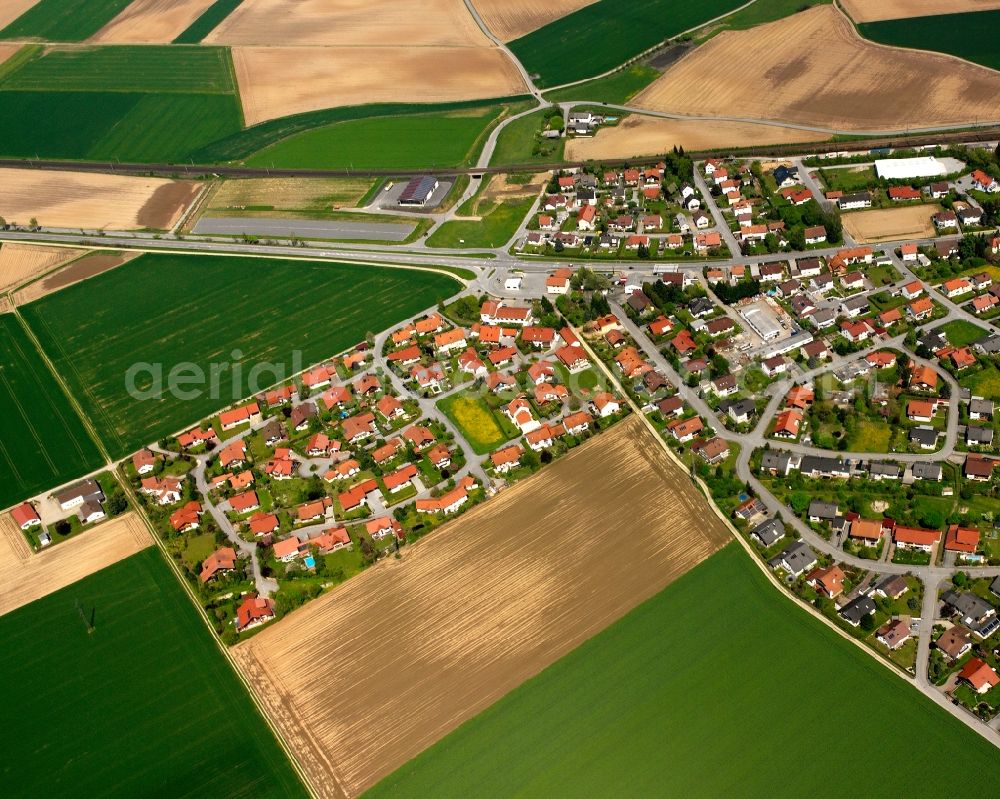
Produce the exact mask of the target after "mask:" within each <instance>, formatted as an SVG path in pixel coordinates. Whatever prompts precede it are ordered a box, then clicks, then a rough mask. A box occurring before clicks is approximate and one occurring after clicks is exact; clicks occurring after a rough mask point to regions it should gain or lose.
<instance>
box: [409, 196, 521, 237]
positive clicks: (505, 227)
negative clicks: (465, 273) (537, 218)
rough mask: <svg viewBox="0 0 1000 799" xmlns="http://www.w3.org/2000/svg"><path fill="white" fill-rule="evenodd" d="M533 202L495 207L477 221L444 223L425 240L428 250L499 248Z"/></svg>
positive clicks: (516, 202) (510, 202)
mask: <svg viewBox="0 0 1000 799" xmlns="http://www.w3.org/2000/svg"><path fill="white" fill-rule="evenodd" d="M534 204H535V200H534V198H533V197H530V198H528V199H526V200H511V201H508V202H502V203H498V204H497V205H495V206H493V208H492V209H491V210H490V211H489V212H488V213H486V215H485V216H483V218H482V219H481V220H475V221H474V220H469V219H459V220H455V221H451V222H445V223H444V224H443V225H441V226H440V227H438V228H437V229H436V230H435V231H434V232H433V233H431V235H430V236H429V237H428V239H427V246H429V247H502V246H503V245H505V244H506V243H507V242H508V241H510V238H511V236H513V235H514V234H515V233H516V232H517V228H518V225H520V224H521V223H522V222H523V221H524V217H525V216H527V214H528V212H529V211H530V210H531V208H532V207H533V206H534Z"/></svg>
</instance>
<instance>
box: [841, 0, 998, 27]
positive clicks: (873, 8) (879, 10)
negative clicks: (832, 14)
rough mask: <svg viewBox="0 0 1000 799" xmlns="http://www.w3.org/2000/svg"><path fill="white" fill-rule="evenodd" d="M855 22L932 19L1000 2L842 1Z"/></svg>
mask: <svg viewBox="0 0 1000 799" xmlns="http://www.w3.org/2000/svg"><path fill="white" fill-rule="evenodd" d="M841 5H843V7H844V10H845V11H846V12H847V13H848V15H849V16H850V17H851V19H853V20H854V21H855V22H875V21H878V20H884V19H903V18H909V17H931V16H938V15H942V14H957V13H959V12H961V11H989V10H991V9H994V8H1000V0H841Z"/></svg>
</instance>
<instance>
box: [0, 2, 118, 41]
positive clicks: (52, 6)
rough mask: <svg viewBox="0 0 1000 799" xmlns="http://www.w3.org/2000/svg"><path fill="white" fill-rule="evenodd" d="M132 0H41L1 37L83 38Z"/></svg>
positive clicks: (73, 39) (47, 39) (49, 39)
mask: <svg viewBox="0 0 1000 799" xmlns="http://www.w3.org/2000/svg"><path fill="white" fill-rule="evenodd" d="M131 2H132V0H39V2H38V3H36V4H35V5H34V6H32V7H31V8H29V9H28V10H27V11H25V12H24V13H23V14H22V15H21V16H19V17H18V18H17V19H15V20H14V21H13V22H12V23H10V25H8V26H7V27H6V28H4V29H3V30H0V39H24V38H28V37H35V38H38V39H43V40H45V41H48V42H82V41H83V40H84V39H87V38H89V37H90V36H93V35H94V34H95V33H97V32H98V31H99V30H100V29H101V28H103V27H104V26H105V25H106V24H107V23H108V22H110V21H111V20H112V19H114V18H115V17H116V16H118V13H119V12H120V11H122V10H123V9H124V8H125V7H126V6H128V5H129V4H130V3H131Z"/></svg>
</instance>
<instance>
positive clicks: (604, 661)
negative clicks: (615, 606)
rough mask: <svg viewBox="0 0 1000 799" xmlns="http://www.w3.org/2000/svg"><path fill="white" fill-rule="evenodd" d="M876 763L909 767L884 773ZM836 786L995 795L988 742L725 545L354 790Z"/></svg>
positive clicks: (776, 793)
mask: <svg viewBox="0 0 1000 799" xmlns="http://www.w3.org/2000/svg"><path fill="white" fill-rule="evenodd" d="M860 741H868V742H870V743H871V748H870V749H868V750H867V751H866V752H864V753H862V752H860V751H859V748H858V747H859V745H860V744H859V742H860ZM888 763H905V764H906V766H905V768H901V769H899V770H898V771H896V772H894V774H893V777H892V779H887V778H886V764H888ZM822 775H826V776H822ZM830 775H839V776H836V777H831V776H830ZM831 780H832V782H831ZM834 783H836V786H834ZM848 783H849V784H850V785H854V786H861V787H859V788H858V790H859V792H860V793H863V794H864V795H865V796H866V797H873V798H875V797H885V798H886V799H896V797H899V796H906V795H914V796H916V795H919V796H944V795H947V796H980V795H983V796H986V795H989V796H993V795H997V793H998V792H1000V753H998V752H997V750H996V749H995V748H994V747H993V746H992V745H990V744H989V743H988V742H987V741H985V740H984V739H983V738H981V737H980V736H979V735H977V734H975V733H974V732H972V731H971V730H969V729H968V728H967V727H966V726H965V725H963V724H962V723H961V722H959V721H958V720H956V719H954V718H952V717H951V716H950V715H948V714H947V713H945V712H943V711H942V710H940V709H938V708H937V707H935V706H934V705H933V704H932V703H931V702H930V700H929V699H927V698H925V697H924V696H922V695H921V694H919V693H918V692H917V691H916V690H915V689H914V688H912V687H911V686H909V685H907V684H906V683H904V682H903V681H902V680H901V679H899V678H897V677H895V676H893V675H892V674H890V673H889V672H888V671H887V670H886V669H885V668H884V667H883V666H881V665H879V664H878V663H876V662H875V661H874V660H873V659H872V658H871V657H870V656H868V655H866V654H864V653H862V652H860V651H859V650H858V649H856V648H855V647H854V646H853V645H851V644H849V643H847V642H846V641H844V640H843V639H841V638H840V637H839V636H838V635H837V634H836V633H834V632H833V631H831V630H830V629H829V628H827V627H826V626H824V625H823V624H821V623H820V622H819V621H817V620H815V619H813V618H812V617H810V616H808V615H806V613H805V612H803V611H802V610H800V609H798V608H795V607H793V605H792V604H791V603H790V602H789V601H788V600H787V599H785V598H784V597H781V596H779V595H778V593H777V591H776V590H775V588H774V587H773V586H771V585H770V584H769V583H768V582H767V581H766V580H765V578H764V577H763V575H761V574H760V573H759V572H758V571H757V569H756V567H755V566H753V565H752V564H751V563H750V562H749V560H748V559H747V556H746V555H745V554H744V553H743V551H742V550H741V549H739V547H737V545H736V544H732V545H730V546H729V547H727V548H726V549H724V550H723V551H721V552H719V553H717V554H716V555H714V556H713V557H711V558H710V559H709V560H707V561H705V562H704V563H702V564H701V565H699V566H697V567H695V568H694V569H692V570H691V571H690V572H688V573H687V574H685V575H684V576H682V577H680V579H678V580H677V581H676V582H674V583H672V584H671V585H670V586H668V587H667V588H666V589H665V590H664V591H662V592H661V593H660V594H658V595H657V596H655V597H654V598H653V599H651V600H650V601H648V602H646V603H645V604H643V605H641V606H640V607H638V608H636V609H635V610H634V611H632V612H631V613H629V614H628V615H627V616H625V617H624V618H622V619H621V620H620V621H619V622H617V623H616V624H614V625H612V626H611V627H609V628H607V629H606V630H604V631H603V632H601V633H599V634H598V635H597V636H595V637H594V638H592V639H591V640H589V641H587V642H586V643H584V644H583V645H581V646H580V647H579V648H577V649H576V650H575V651H573V652H571V653H570V654H569V655H567V656H566V657H564V658H563V659H562V660H560V661H558V662H557V663H555V664H554V665H553V666H551V667H549V668H548V669H546V670H545V671H543V672H542V673H541V674H539V675H538V676H537V677H535V678H534V679H532V680H530V681H528V682H527V683H525V684H524V685H522V686H521V687H520V688H518V689H517V690H515V691H513V692H512V693H510V694H508V695H507V696H506V697H504V698H503V699H501V700H500V701H499V702H497V703H496V704H495V705H493V706H492V707H490V708H489V709H488V710H486V711H485V712H483V713H481V714H480V715H479V716H477V717H476V718H474V719H472V720H471V721H469V722H467V723H466V724H464V725H463V726H462V727H460V728H458V729H457V730H456V731H455V732H453V733H452V734H451V735H449V736H448V737H446V738H444V739H443V740H441V741H440V742H439V743H437V744H436V745H434V746H433V747H431V748H430V749H428V750H427V751H426V752H424V753H423V754H422V755H420V756H418V757H417V758H415V759H414V760H412V761H411V762H410V763H408V764H407V765H405V766H403V767H402V768H401V769H399V770H398V771H397V772H396V773H395V774H393V775H391V776H390V777H388V778H387V779H385V780H383V781H382V782H381V783H379V784H378V785H377V786H375V787H374V788H373V789H372V790H371V791H369V792H368V793H367V794H366V796H367V797H371V799H379V797H390V796H391V797H411V796H412V797H422V796H432V795H433V796H435V797H439V798H440V797H459V796H467V795H468V788H469V786H470V785H474V786H476V788H477V795H478V796H486V797H507V796H524V797H528V796H636V797H639V796H678V797H679V796H684V797H706V799H708V798H712V799H714V798H715V797H720V796H760V797H763V796H768V797H803V796H835V795H840V794H841V792H842V790H843V787H844V786H845V785H846V784H848Z"/></svg>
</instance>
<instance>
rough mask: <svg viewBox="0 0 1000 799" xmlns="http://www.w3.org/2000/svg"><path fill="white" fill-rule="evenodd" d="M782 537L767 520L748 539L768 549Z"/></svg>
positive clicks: (775, 522) (779, 526)
mask: <svg viewBox="0 0 1000 799" xmlns="http://www.w3.org/2000/svg"><path fill="white" fill-rule="evenodd" d="M784 535H785V525H783V524H782V523H781V522H780V521H779V520H778V519H768V520H767V521H766V522H762V523H761V524H758V525H757V526H756V527H754V528H753V530H751V531H750V537H751V538H753V539H756V540H757V541H758V542H759V543H760V544H761V546H764V547H769V546H771V545H772V544H774V543H775V542H777V541H780V540H781V539H782V538H783V537H784ZM998 579H1000V578H998Z"/></svg>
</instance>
